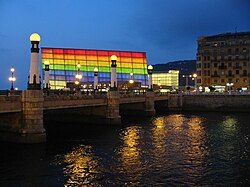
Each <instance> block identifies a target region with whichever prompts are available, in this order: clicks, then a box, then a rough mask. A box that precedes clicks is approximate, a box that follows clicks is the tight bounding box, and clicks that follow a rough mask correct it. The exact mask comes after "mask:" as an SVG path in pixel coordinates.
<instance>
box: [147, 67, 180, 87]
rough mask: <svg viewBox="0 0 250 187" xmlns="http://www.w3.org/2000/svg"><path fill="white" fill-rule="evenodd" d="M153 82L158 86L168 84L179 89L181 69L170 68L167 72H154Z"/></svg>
mask: <svg viewBox="0 0 250 187" xmlns="http://www.w3.org/2000/svg"><path fill="white" fill-rule="evenodd" d="M152 82H153V84H154V85H158V86H168V87H173V88H175V89H178V87H179V71H178V70H169V71H168V72H167V73H165V72H154V73H153V74H152Z"/></svg>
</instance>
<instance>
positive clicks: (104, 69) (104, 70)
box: [98, 66, 110, 72]
mask: <svg viewBox="0 0 250 187" xmlns="http://www.w3.org/2000/svg"><path fill="white" fill-rule="evenodd" d="M98 71H99V72H110V68H109V67H102V66H99V67H98Z"/></svg>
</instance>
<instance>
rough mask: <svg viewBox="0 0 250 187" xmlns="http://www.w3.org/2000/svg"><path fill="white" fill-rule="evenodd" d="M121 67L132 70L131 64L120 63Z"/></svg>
mask: <svg viewBox="0 0 250 187" xmlns="http://www.w3.org/2000/svg"><path fill="white" fill-rule="evenodd" d="M121 67H123V68H132V63H121Z"/></svg>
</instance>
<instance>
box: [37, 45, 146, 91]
mask: <svg viewBox="0 0 250 187" xmlns="http://www.w3.org/2000/svg"><path fill="white" fill-rule="evenodd" d="M41 51H42V68H43V73H44V68H45V66H44V62H45V61H48V62H49V63H50V80H51V81H54V82H51V88H52V89H59V88H61V87H64V86H66V83H67V82H74V79H75V78H74V77H75V75H76V73H77V69H78V68H77V64H80V65H81V67H80V73H81V74H82V75H83V79H82V80H81V82H89V83H90V84H93V83H92V82H93V76H94V75H93V71H94V68H98V71H99V75H98V76H99V81H100V82H109V81H110V76H111V73H110V72H111V67H110V66H111V62H110V56H111V55H116V56H117V68H116V72H117V77H118V81H125V82H127V81H128V80H129V79H130V73H133V74H134V80H135V81H137V82H141V83H142V85H145V84H146V82H147V80H146V79H147V63H146V62H147V61H146V53H144V52H126V51H107V50H106V51H105V50H85V49H62V48H42V50H41ZM58 81H59V82H58ZM60 81H61V82H60Z"/></svg>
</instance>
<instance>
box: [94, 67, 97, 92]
mask: <svg viewBox="0 0 250 187" xmlns="http://www.w3.org/2000/svg"><path fill="white" fill-rule="evenodd" d="M94 91H98V69H97V68H95V69H94Z"/></svg>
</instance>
